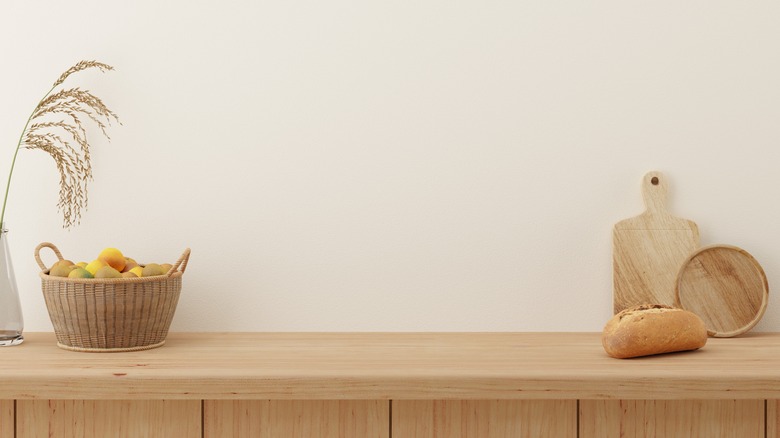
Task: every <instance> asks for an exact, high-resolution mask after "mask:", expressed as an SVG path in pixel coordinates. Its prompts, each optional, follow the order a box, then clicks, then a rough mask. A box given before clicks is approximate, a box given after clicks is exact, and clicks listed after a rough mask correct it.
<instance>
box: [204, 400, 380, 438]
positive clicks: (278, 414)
mask: <svg viewBox="0 0 780 438" xmlns="http://www.w3.org/2000/svg"><path fill="white" fill-rule="evenodd" d="M389 405H390V402H388V401H384V400H382V401H380V400H315V401H308V400H206V401H204V405H203V429H204V435H203V436H204V437H209V438H235V437H253V438H274V437H289V438H305V437H320V438H372V437H373V438H390V428H389V413H390V409H389Z"/></svg>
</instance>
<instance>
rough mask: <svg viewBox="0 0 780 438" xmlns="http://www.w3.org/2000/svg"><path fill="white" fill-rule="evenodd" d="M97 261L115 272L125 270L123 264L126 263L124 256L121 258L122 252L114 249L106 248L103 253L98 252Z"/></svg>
mask: <svg viewBox="0 0 780 438" xmlns="http://www.w3.org/2000/svg"><path fill="white" fill-rule="evenodd" d="M97 259H98V260H100V261H101V262H103V263H105V264H107V265H108V266H111V267H112V268H114V269H116V270H117V271H121V270H122V269H125V264H126V263H127V260H125V256H123V255H122V252H121V251H119V250H118V249H116V248H106V249H104V250H103V251H100V254H99V255H98V258H97Z"/></svg>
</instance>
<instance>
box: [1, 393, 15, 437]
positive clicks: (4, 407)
mask: <svg viewBox="0 0 780 438" xmlns="http://www.w3.org/2000/svg"><path fill="white" fill-rule="evenodd" d="M14 415H15V412H14V401H13V400H0V438H14Z"/></svg>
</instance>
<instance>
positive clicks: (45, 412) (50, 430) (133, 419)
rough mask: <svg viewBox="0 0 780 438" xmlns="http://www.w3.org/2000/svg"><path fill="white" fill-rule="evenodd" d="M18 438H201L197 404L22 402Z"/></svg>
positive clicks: (193, 402) (121, 401) (195, 402)
mask: <svg viewBox="0 0 780 438" xmlns="http://www.w3.org/2000/svg"><path fill="white" fill-rule="evenodd" d="M16 408H17V413H16V415H17V420H16V421H17V426H16V427H17V438H49V437H71V438H93V437H113V438H125V437H126V438H167V437H170V438H200V437H201V435H202V434H201V403H200V402H199V401H196V400H191V401H190V400H176V401H171V400H149V401H138V400H135V401H127V400H118V401H108V400H20V401H18V402H17V405H16Z"/></svg>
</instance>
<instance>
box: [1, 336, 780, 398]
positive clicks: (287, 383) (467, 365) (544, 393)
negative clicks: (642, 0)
mask: <svg viewBox="0 0 780 438" xmlns="http://www.w3.org/2000/svg"><path fill="white" fill-rule="evenodd" d="M0 376H1V377H2V378H0V399H20V400H21V399H67V400H76V399H94V400H150V399H191V400H195V399H197V400H201V399H207V400H208V399H211V400H228V399H231V400H241V399H244V400H251V399H255V400H258V399H265V400H304V399H305V400H339V399H341V400H347V399H350V400H357V399H363V400H391V399H393V400H404V399H405V400H434V399H438V400H442V399H450V400H467V399H471V400H484V399H537V400H538V399H550V400H553V399H554V400H560V399H644V400H647V399H667V400H672V399H778V398H780V334H776V333H751V334H747V335H745V336H742V337H739V338H724V339H714V338H710V339H709V341H708V342H707V345H706V346H705V347H704V348H702V349H701V350H698V351H694V352H686V353H674V354H667V355H661V356H650V357H645V358H637V359H629V360H619V359H612V358H610V357H608V356H607V355H606V354H605V353H604V350H603V349H602V347H601V341H600V333H171V334H170V335H169V336H168V339H167V343H166V345H164V346H163V347H161V348H157V349H153V350H147V351H139V352H129V353H77V352H70V351H65V350H62V349H59V348H57V347H56V345H55V338H54V335H53V334H52V333H26V334H25V342H24V343H23V344H22V345H20V346H16V347H5V348H0Z"/></svg>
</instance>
